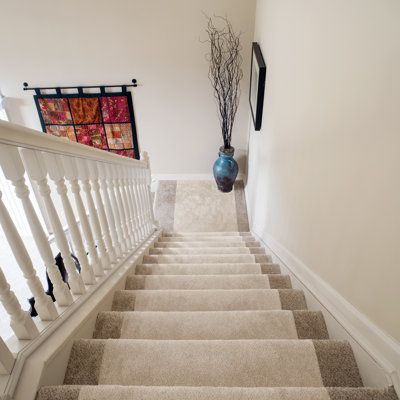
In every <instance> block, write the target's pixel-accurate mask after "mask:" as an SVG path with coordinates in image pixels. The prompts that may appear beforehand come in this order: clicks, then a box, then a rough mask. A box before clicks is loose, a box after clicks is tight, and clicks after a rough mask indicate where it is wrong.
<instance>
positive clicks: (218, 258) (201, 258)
mask: <svg viewBox="0 0 400 400" xmlns="http://www.w3.org/2000/svg"><path fill="white" fill-rule="evenodd" d="M269 262H272V259H271V257H270V256H269V255H265V254H235V255H229V254H220V255H214V254H205V255H196V254H193V255H169V256H164V255H148V256H144V257H143V264H171V263H172V264H177V263H179V264H190V263H193V264H204V263H225V264H226V263H269Z"/></svg>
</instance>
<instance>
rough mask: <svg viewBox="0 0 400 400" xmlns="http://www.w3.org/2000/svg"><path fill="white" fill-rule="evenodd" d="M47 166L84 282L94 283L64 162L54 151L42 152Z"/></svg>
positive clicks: (94, 279) (87, 283)
mask: <svg viewBox="0 0 400 400" xmlns="http://www.w3.org/2000/svg"><path fill="white" fill-rule="evenodd" d="M42 155H43V158H44V161H45V164H46V167H47V173H48V175H49V177H50V179H51V180H52V181H53V182H54V184H55V185H56V188H57V193H58V194H59V195H60V198H61V203H62V207H63V209H64V215H65V219H66V220H67V224H68V228H69V233H70V235H71V238H72V242H73V244H74V249H75V251H76V256H77V257H78V260H79V264H80V266H81V276H82V279H83V282H84V283H85V284H86V285H94V284H95V283H96V278H95V277H94V272H93V268H92V266H91V265H90V264H89V259H88V256H87V254H86V250H85V248H84V247H83V241H82V236H81V232H80V230H79V227H78V224H77V222H76V218H75V215H74V212H73V210H72V207H71V203H70V201H69V198H68V195H67V187H66V186H65V180H64V175H65V173H64V168H63V166H62V163H61V162H59V160H58V159H57V158H56V156H55V155H54V154H52V153H42Z"/></svg>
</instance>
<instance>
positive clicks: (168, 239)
mask: <svg viewBox="0 0 400 400" xmlns="http://www.w3.org/2000/svg"><path fill="white" fill-rule="evenodd" d="M225 241H226V242H234V243H238V242H239V243H243V242H244V243H248V242H255V241H256V240H255V239H254V238H253V237H246V236H191V237H160V238H159V242H163V243H168V242H175V243H181V242H225Z"/></svg>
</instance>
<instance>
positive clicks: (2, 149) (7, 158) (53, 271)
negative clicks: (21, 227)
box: [0, 145, 73, 306]
mask: <svg viewBox="0 0 400 400" xmlns="http://www.w3.org/2000/svg"><path fill="white" fill-rule="evenodd" d="M0 160H1V162H0V164H1V167H2V169H3V173H4V176H5V177H6V178H7V179H8V180H10V181H11V183H12V184H13V185H14V187H15V194H16V196H17V197H18V198H19V199H20V200H21V202H22V207H23V208H24V212H25V215H26V217H27V222H28V225H29V228H30V230H31V233H32V237H33V240H34V241H35V243H36V246H37V249H38V251H39V254H40V256H41V258H42V261H43V264H44V265H45V267H46V270H47V273H48V275H49V277H50V280H51V282H52V283H53V291H54V296H55V298H56V300H57V303H58V305H59V306H68V305H70V304H71V303H72V302H73V299H72V294H71V292H70V291H69V288H68V286H67V284H66V283H65V282H63V280H62V277H61V273H60V271H59V270H58V267H57V265H56V263H55V260H54V257H53V254H52V251H51V248H50V244H49V241H48V240H47V237H46V234H45V232H44V230H43V227H42V224H41V223H40V221H39V218H38V216H37V214H36V212H35V209H34V207H33V204H32V202H31V199H30V197H29V188H28V186H27V185H26V183H25V168H24V165H23V164H22V160H21V157H20V155H19V152H18V148H17V147H14V146H8V145H0Z"/></svg>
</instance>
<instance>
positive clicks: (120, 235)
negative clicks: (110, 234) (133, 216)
mask: <svg viewBox="0 0 400 400" xmlns="http://www.w3.org/2000/svg"><path fill="white" fill-rule="evenodd" d="M103 168H104V172H105V176H106V180H107V181H108V185H107V186H108V189H109V195H110V200H111V206H112V209H113V213H114V217H115V224H116V229H117V234H118V240H119V242H120V243H121V250H122V253H123V254H126V253H127V252H128V250H129V247H128V241H127V239H126V237H125V232H124V229H123V225H122V217H121V213H120V211H119V206H118V202H117V198H116V196H115V188H114V179H113V175H112V172H111V167H110V166H109V165H108V164H103Z"/></svg>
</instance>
